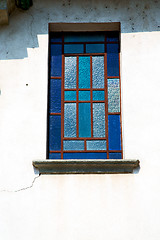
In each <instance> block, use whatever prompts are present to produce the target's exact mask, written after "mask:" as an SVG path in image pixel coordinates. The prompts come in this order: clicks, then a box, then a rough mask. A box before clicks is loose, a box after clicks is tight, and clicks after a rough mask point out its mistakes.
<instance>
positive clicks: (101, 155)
mask: <svg viewBox="0 0 160 240" xmlns="http://www.w3.org/2000/svg"><path fill="white" fill-rule="evenodd" d="M63 158H64V159H106V158H107V154H106V153H104V152H102V153H99V152H89V153H81V152H79V153H63Z"/></svg>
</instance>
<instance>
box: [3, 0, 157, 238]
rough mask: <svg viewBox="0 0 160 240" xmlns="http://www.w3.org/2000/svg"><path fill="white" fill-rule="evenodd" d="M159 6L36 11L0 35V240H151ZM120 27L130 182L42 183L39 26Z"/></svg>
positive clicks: (16, 18) (78, 178)
mask: <svg viewBox="0 0 160 240" xmlns="http://www.w3.org/2000/svg"><path fill="white" fill-rule="evenodd" d="M159 8H160V2H159V1H157V0H155V1H151V0H146V1H131V0H129V1H126V0H122V1H118V0H114V1H111V0H108V1H106V0H102V1H95V0H92V1H89V0H81V1H78V0H77V1H72V0H68V1H62V0H60V1H58V0H55V1H51V0H45V1H39V0H34V5H33V7H31V8H30V9H29V10H28V11H22V10H19V9H16V10H15V11H14V12H13V13H12V14H11V16H10V24H9V25H7V26H1V27H0V90H1V95H0V116H1V117H0V133H1V134H0V164H1V167H0V236H2V239H3V240H10V239H13V240H17V239H23V240H26V239H27V240H28V239H39V240H44V239H45V240H46V239H52V238H53V239H54V238H55V239H58V240H61V239H69V240H72V239H74V240H75V239H76V240H81V239H86V240H90V239H92V240H96V239H100V240H101V239H102V240H103V239H106V238H107V239H110V240H117V239H118V240H121V239H123V240H124V239H127V240H128V239H129V240H135V239H136V240H143V239H145V240H150V239H153V240H159V239H160V229H159V216H160V206H159V202H160V193H159V191H158V189H159V185H160V174H159V168H160V161H159V158H160V147H159V142H160V125H159V118H160V108H159V106H160V97H159V88H160V81H159V76H160V68H159V62H160V44H159V42H160V32H159V30H160V17H159ZM51 22H121V81H122V113H123V115H122V121H123V124H122V125H123V146H124V158H125V159H139V160H140V161H141V169H140V171H139V172H134V174H127V175H124V174H119V175H113V174H112V175H111V174H108V175H64V176H62V175H56V176H53V175H52V176H50V175H48V176H46V175H45V176H44V175H40V176H39V174H38V172H36V171H34V169H33V167H32V161H33V160H36V159H45V158H46V129H47V125H46V124H47V121H46V119H47V81H48V74H47V71H48V23H51Z"/></svg>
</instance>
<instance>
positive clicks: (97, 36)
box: [64, 32, 105, 42]
mask: <svg viewBox="0 0 160 240" xmlns="http://www.w3.org/2000/svg"><path fill="white" fill-rule="evenodd" d="M104 41H105V34H104V33H102V32H98V33H95V32H89V33H87V32H79V33H65V35H64V42H104Z"/></svg>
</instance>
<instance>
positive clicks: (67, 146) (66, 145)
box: [63, 140, 84, 151]
mask: <svg viewBox="0 0 160 240" xmlns="http://www.w3.org/2000/svg"><path fill="white" fill-rule="evenodd" d="M63 150H65V151H67V150H68V151H74V150H84V141H79V140H75V141H72V140H65V141H63Z"/></svg>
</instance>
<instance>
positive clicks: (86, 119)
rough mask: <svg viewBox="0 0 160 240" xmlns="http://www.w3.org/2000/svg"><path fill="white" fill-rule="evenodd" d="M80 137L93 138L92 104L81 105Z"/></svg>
mask: <svg viewBox="0 0 160 240" xmlns="http://www.w3.org/2000/svg"><path fill="white" fill-rule="evenodd" d="M79 137H91V104H90V103H79Z"/></svg>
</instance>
